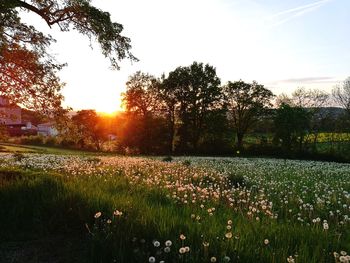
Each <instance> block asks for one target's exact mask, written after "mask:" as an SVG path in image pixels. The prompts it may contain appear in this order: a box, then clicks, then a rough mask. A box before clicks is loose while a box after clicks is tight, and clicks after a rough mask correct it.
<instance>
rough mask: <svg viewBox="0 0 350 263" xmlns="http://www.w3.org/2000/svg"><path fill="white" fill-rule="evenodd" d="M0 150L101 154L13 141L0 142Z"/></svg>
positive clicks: (61, 153) (58, 153) (11, 151)
mask: <svg viewBox="0 0 350 263" xmlns="http://www.w3.org/2000/svg"><path fill="white" fill-rule="evenodd" d="M0 152H9V153H15V152H19V153H40V154H57V155H101V153H97V152H91V151H84V150H72V149H64V148H59V147H48V146H36V145H20V144H11V143H0Z"/></svg>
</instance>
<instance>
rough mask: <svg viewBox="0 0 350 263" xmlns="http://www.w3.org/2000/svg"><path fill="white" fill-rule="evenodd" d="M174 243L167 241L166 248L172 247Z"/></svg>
mask: <svg viewBox="0 0 350 263" xmlns="http://www.w3.org/2000/svg"><path fill="white" fill-rule="evenodd" d="M172 244H173V243H172V242H171V240H167V241H165V246H167V247H170V246H171V245H172Z"/></svg>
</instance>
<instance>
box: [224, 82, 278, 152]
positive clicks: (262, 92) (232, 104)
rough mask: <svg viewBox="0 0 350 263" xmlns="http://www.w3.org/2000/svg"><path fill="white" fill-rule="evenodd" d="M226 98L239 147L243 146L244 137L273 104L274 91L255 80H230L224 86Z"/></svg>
mask: <svg viewBox="0 0 350 263" xmlns="http://www.w3.org/2000/svg"><path fill="white" fill-rule="evenodd" d="M224 94H225V99H226V101H227V107H228V110H229V112H230V119H231V120H232V122H233V126H234V128H235V130H236V133H237V147H238V148H241V147H242V144H243V137H244V135H245V134H246V132H247V131H248V130H249V129H250V128H251V127H252V125H254V124H255V122H256V121H257V120H258V118H259V117H260V116H261V115H262V114H263V113H264V111H265V109H266V108H267V107H269V106H271V99H272V97H273V96H274V95H273V94H272V92H271V91H270V90H268V89H266V88H264V86H263V85H261V84H258V83H257V82H255V81H253V83H246V82H244V81H242V80H239V81H235V82H230V81H229V82H228V83H227V84H226V85H225V86H224Z"/></svg>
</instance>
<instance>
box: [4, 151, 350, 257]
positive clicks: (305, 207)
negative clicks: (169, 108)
mask: <svg viewBox="0 0 350 263" xmlns="http://www.w3.org/2000/svg"><path fill="white" fill-rule="evenodd" d="M0 207H1V210H2V216H1V217H0V233H1V235H0V242H1V245H0V257H1V258H2V260H4V261H2V262H24V261H25V262H131V263H132V262H276V263H279V262H305V263H316V262H349V261H350V256H347V255H346V253H347V252H349V253H350V217H349V216H350V165H349V164H336V163H326V162H310V161H288V160H286V161H285V160H275V159H259V158H254V159H253V158H252V159H246V158H199V157H197V158H194V157H186V158H185V157H181V158H180V157H179V158H173V159H172V160H167V159H162V158H137V157H112V156H92V155H90V156H86V155H81V154H65V155H62V154H47V153H44V154H43V153H26V152H23V153H15V154H13V153H0Z"/></svg>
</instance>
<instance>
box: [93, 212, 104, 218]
mask: <svg viewBox="0 0 350 263" xmlns="http://www.w3.org/2000/svg"><path fill="white" fill-rule="evenodd" d="M101 215H102V213H101V212H97V213H96V214H95V215H94V217H95V218H96V219H97V218H99V217H100V216H101Z"/></svg>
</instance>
